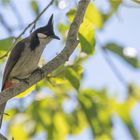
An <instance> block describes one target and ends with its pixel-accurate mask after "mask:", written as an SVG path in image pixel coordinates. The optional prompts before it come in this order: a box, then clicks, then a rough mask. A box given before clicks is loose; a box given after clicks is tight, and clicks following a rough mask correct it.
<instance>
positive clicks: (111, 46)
mask: <svg viewBox="0 0 140 140" xmlns="http://www.w3.org/2000/svg"><path fill="white" fill-rule="evenodd" d="M104 49H106V50H109V51H111V52H113V53H114V54H116V55H118V56H120V57H121V58H122V59H123V60H125V62H127V63H128V64H130V65H131V66H132V67H134V68H139V60H138V56H133V57H131V56H126V55H125V54H124V49H125V48H124V47H122V46H120V45H118V44H115V43H108V44H106V45H105V46H104Z"/></svg>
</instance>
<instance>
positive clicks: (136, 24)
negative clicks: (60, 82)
mask: <svg viewBox="0 0 140 140" xmlns="http://www.w3.org/2000/svg"><path fill="white" fill-rule="evenodd" d="M13 1H14V2H15V3H16V5H17V7H18V9H19V11H20V14H21V15H22V16H23V17H24V18H26V21H24V24H27V23H29V22H30V21H32V20H33V15H31V14H29V13H30V11H28V10H29V8H28V7H29V5H28V4H27V2H28V1H29V0H20V2H19V0H13ZM38 1H39V2H40V4H41V5H40V6H41V7H42V8H43V7H44V6H45V5H46V2H47V1H48V0H38ZM72 3H73V2H70V3H69V4H68V8H69V7H71V6H72V5H73V4H72ZM95 3H96V5H97V6H98V7H100V8H103V7H105V8H106V9H107V8H108V7H107V6H106V5H105V2H102V0H98V2H97V1H96V0H95ZM64 6H65V5H64ZM68 8H66V9H64V10H61V11H60V12H58V10H57V9H53V8H50V10H48V11H47V14H44V16H43V19H48V14H49V16H50V14H51V13H52V10H53V13H54V14H55V23H57V22H60V21H64V19H63V18H64V17H63V15H64V13H65V12H66V11H67V10H68ZM105 8H103V9H105ZM1 10H2V12H3V13H4V15H5V17H6V18H7V20H9V18H10V24H12V25H13V26H14V27H16V26H17V23H16V22H15V18H14V16H13V15H12V13H10V12H8V11H7V9H1ZM93 14H94V13H93ZM46 22H47V21H44V23H40V25H44V24H45V23H46ZM16 34H17V35H18V33H16ZM6 36H7V35H6V32H5V31H4V30H3V29H2V28H1V26H0V38H5V37H6ZM98 38H99V39H100V41H101V42H102V44H104V43H105V42H107V41H110V40H115V41H116V42H120V43H121V44H123V45H124V46H126V47H134V48H135V49H136V50H137V52H138V53H139V54H138V55H139V58H140V8H139V9H138V8H130V7H126V6H121V7H120V9H119V12H118V13H117V14H116V15H114V16H113V17H112V18H111V19H110V20H109V21H108V22H107V23H106V25H105V28H104V30H103V31H102V32H99V33H98ZM56 43H57V45H56ZM60 44H61V43H59V42H58V41H53V42H52V43H51V44H50V45H49V49H48V50H47V51H45V52H44V55H46V54H47V52H49V51H51V50H57V52H53V53H50V55H49V56H48V57H47V59H50V58H52V56H55V55H56V53H58V52H60V50H61V49H62V46H61V45H60ZM50 46H51V48H50ZM53 48H54V49H53ZM112 59H113V61H114V63H115V64H116V65H117V66H118V68H119V70H120V71H121V73H122V75H124V76H125V78H126V80H127V81H128V82H132V81H133V82H135V83H136V84H137V85H139V86H140V71H138V70H135V69H133V68H131V67H127V64H126V63H124V62H123V61H121V59H117V57H112ZM118 60H119V61H118ZM84 68H85V75H86V77H85V79H84V81H83V88H85V87H92V88H99V89H100V88H102V87H108V88H109V91H110V94H112V93H114V92H115V93H116V92H117V93H118V99H119V100H120V101H123V100H124V99H125V97H126V96H127V95H126V91H125V88H124V87H123V86H122V84H121V83H120V82H119V81H118V79H117V78H116V76H115V75H114V73H113V72H112V70H111V69H110V68H109V66H108V65H107V63H106V61H105V60H104V57H103V56H102V54H101V53H100V49H99V46H98V45H97V46H96V51H95V55H94V56H93V57H91V58H90V59H89V60H88V61H86V62H85V64H84ZM15 100H16V99H14V100H11V101H9V104H8V106H10V105H11V104H15V103H16V101H15ZM13 101H15V103H13ZM139 108H140V105H137V106H136V107H135V108H134V109H133V111H132V117H133V119H134V122H136V123H137V124H136V127H137V129H138V130H139V132H140V121H139V117H138V116H140V111H139ZM113 122H114V126H115V127H114V130H113V136H114V139H115V140H132V138H131V137H130V136H129V133H128V130H127V129H125V126H124V125H123V124H122V123H121V120H120V119H119V118H117V117H116V116H114V118H113ZM39 138H40V136H39V137H38V138H37V139H39ZM40 139H41V138H40ZM91 139H92V138H91V133H90V130H89V129H86V130H85V131H83V132H82V133H81V134H80V135H78V136H76V137H75V136H74V137H73V136H70V137H69V138H68V140H91Z"/></svg>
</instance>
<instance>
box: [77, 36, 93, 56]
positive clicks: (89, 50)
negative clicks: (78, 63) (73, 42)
mask: <svg viewBox="0 0 140 140" xmlns="http://www.w3.org/2000/svg"><path fill="white" fill-rule="evenodd" d="M78 37H79V39H80V44H81V48H82V52H84V53H86V54H93V52H94V48H95V39H94V38H92V39H91V41H90V42H88V40H87V39H86V38H85V37H84V36H83V35H82V34H80V33H79V34H78ZM88 39H89V38H88Z"/></svg>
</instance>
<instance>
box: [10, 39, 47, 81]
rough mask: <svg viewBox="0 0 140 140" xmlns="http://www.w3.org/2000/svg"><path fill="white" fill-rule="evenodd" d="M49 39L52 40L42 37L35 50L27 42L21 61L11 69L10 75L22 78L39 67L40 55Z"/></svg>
mask: <svg viewBox="0 0 140 140" xmlns="http://www.w3.org/2000/svg"><path fill="white" fill-rule="evenodd" d="M49 41H50V40H47V39H42V38H41V39H40V44H39V46H37V47H36V49H35V50H31V48H30V47H29V46H28V45H29V44H26V45H27V47H25V49H24V51H23V53H22V54H21V57H20V59H19V61H18V62H17V63H16V65H15V66H14V68H13V70H12V71H11V73H10V77H11V78H12V77H17V78H20V79H24V78H27V77H28V76H29V75H30V74H31V73H32V72H33V71H34V70H35V69H36V68H37V67H38V62H39V60H40V57H41V55H42V53H43V50H44V49H45V46H46V44H47V43H49Z"/></svg>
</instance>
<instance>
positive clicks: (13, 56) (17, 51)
mask: <svg viewBox="0 0 140 140" xmlns="http://www.w3.org/2000/svg"><path fill="white" fill-rule="evenodd" d="M25 41H26V40H25V39H24V40H22V41H19V42H18V43H17V44H16V46H15V47H14V48H13V49H12V51H11V53H10V56H9V58H8V60H7V63H6V66H5V70H4V75H3V81H2V90H3V89H4V84H5V81H6V80H7V78H8V76H9V74H10V72H11V71H12V69H13V67H14V65H15V64H16V63H17V61H18V60H19V58H20V56H21V53H22V51H23V49H24V47H25Z"/></svg>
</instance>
